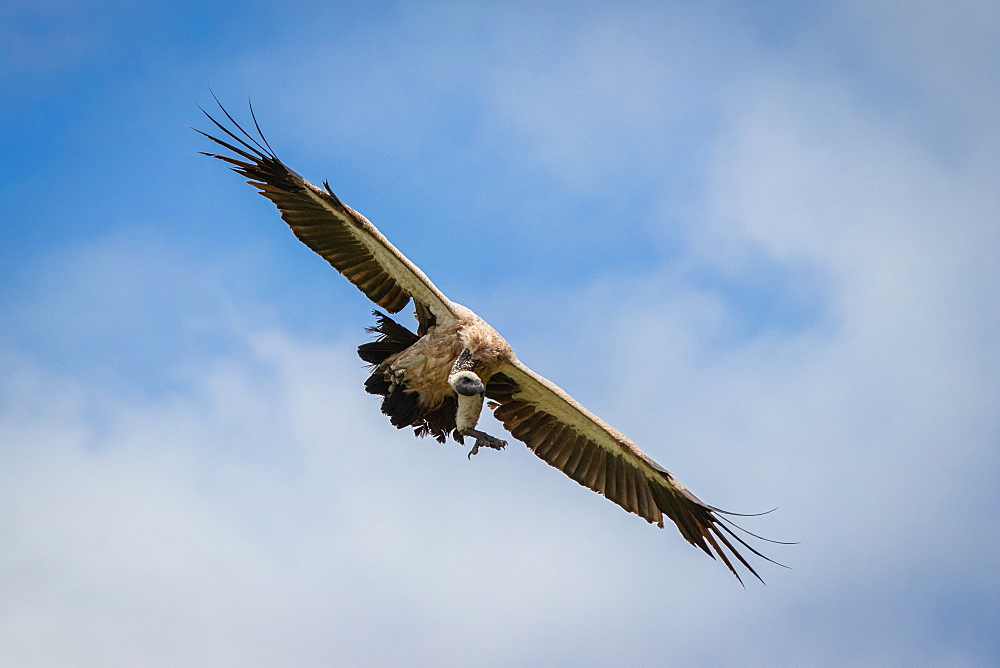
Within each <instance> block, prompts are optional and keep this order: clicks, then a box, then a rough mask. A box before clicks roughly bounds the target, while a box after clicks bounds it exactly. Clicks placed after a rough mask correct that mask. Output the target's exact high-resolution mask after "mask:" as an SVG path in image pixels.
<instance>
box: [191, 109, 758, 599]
mask: <svg viewBox="0 0 1000 668" xmlns="http://www.w3.org/2000/svg"><path fill="white" fill-rule="evenodd" d="M219 106H220V108H221V109H222V112H223V113H224V114H225V115H226V118H228V119H229V121H230V122H231V123H232V124H233V126H235V127H234V128H233V129H229V128H227V127H226V126H225V125H223V124H222V123H220V122H219V121H217V120H216V119H215V118H212V116H211V115H209V114H208V113H207V112H205V115H206V116H208V118H209V120H211V121H212V123H214V124H215V125H216V127H218V128H219V129H220V130H221V131H222V132H224V133H225V134H226V135H227V136H228V137H229V140H228V141H227V140H224V139H220V138H219V137H214V136H212V135H210V134H208V133H205V132H202V131H201V130H197V132H199V133H200V134H202V135H204V136H206V137H208V138H209V139H211V140H212V141H213V142H215V143H216V144H219V145H221V146H222V147H224V148H226V149H228V150H229V151H231V152H232V154H233V155H219V154H216V153H207V152H206V153H204V155H207V156H210V157H214V158H218V159H220V160H223V161H225V162H227V163H229V164H230V165H232V169H233V171H235V172H237V173H239V174H242V175H243V176H245V177H247V178H248V179H249V180H248V181H247V183H249V184H250V185H252V186H254V187H255V188H257V189H258V190H259V191H260V194H262V195H263V196H264V197H266V198H268V199H269V200H271V202H273V203H274V205H275V206H277V208H278V211H279V212H280V213H281V217H282V218H283V219H284V221H285V222H286V223H287V224H288V226H289V227H290V228H291V230H292V232H294V234H295V236H296V237H298V238H299V240H300V241H302V243H304V244H305V245H306V246H308V247H309V248H311V249H312V250H313V251H315V252H316V253H318V254H319V255H321V256H322V257H323V258H324V259H325V260H326V261H327V262H329V263H330V264H331V265H333V267H334V268H335V269H336V270H337V271H339V272H340V273H341V274H343V275H344V276H345V277H347V279H348V280H349V281H350V282H351V283H353V284H354V285H355V286H357V287H358V288H359V289H360V290H361V291H362V292H363V293H364V294H365V295H367V297H368V298H369V299H371V300H372V301H373V302H375V304H377V305H378V306H380V307H381V308H382V309H384V310H385V311H387V312H388V313H397V312H399V311H400V310H402V309H403V308H404V307H405V306H406V305H407V304H408V303H409V302H410V300H411V299H412V300H413V302H414V308H415V317H416V320H417V331H416V332H412V331H410V330H409V329H407V328H406V327H404V326H402V325H400V324H399V323H397V322H395V321H394V320H392V319H391V318H390V317H389V316H388V315H386V314H385V313H382V312H380V311H375V312H374V314H375V318H376V324H375V325H374V326H373V327H371V328H369V331H370V332H371V333H373V334H376V335H377V338H376V340H375V341H372V342H371V343H365V344H363V345H361V346H360V347H359V348H358V354H359V356H360V357H361V359H363V360H364V361H365V362H367V363H369V364H370V365H371V370H372V373H371V376H370V377H369V378H368V380H367V381H366V382H365V390H366V391H367V392H369V393H370V394H375V395H379V396H381V397H383V399H382V412H383V413H384V414H386V415H387V416H388V417H389V420H390V421H391V422H392V424H393V425H394V426H396V427H397V428H400V429H401V428H403V427H413V428H414V431H415V433H416V434H417V435H418V436H427V435H430V436H433V437H434V438H436V439H437V440H439V441H441V442H442V443H444V442H445V441H446V438H447V437H448V436H449V435H450V436H452V437H453V438H454V439H455V440H456V441H458V442H459V443H461V442H463V438H464V437H466V436H468V437H471V438H474V439H475V445H474V446H473V448H472V450H471V452H469V457H471V456H472V455H473V454H475V453H476V452H477V451H478V450H479V449H480V448H483V447H487V448H495V449H501V448H503V447H504V446H505V445H506V441H503V440H500V439H498V438H496V437H494V436H491V435H489V434H486V433H484V432H482V431H479V430H478V429H476V423H477V422H478V420H479V415H480V412H481V411H482V408H483V400H484V396H485V397H486V398H488V399H490V402H489V404H488V405H489V407H490V408H492V409H493V411H494V416H495V417H496V418H497V419H498V420H499V421H500V422H501V423H502V424H503V426H504V428H505V429H506V430H507V431H509V432H510V433H511V435H512V436H513V437H514V438H516V439H518V440H520V441H523V442H524V443H525V444H526V445H527V446H528V447H529V448H530V449H531V451H532V452H534V453H535V454H536V455H538V456H539V457H541V458H542V459H543V460H545V461H546V462H547V463H549V464H550V465H552V466H554V467H555V468H557V469H559V470H561V471H562V472H563V473H565V474H566V475H568V476H569V477H570V478H572V479H573V480H576V481H577V482H578V483H580V484H581V485H584V486H585V487H588V488H590V489H592V490H593V491H595V492H597V493H598V494H601V495H603V496H605V497H606V498H608V499H610V500H611V501H614V502H615V503H617V504H618V505H619V506H621V507H622V508H624V509H625V510H627V511H629V512H630V513H635V514H637V515H639V516H640V517H642V518H643V519H645V520H646V521H647V522H650V523H652V524H656V525H657V526H659V527H661V528H662V527H663V517H664V516H666V517H668V518H669V519H670V520H672V521H673V522H674V524H676V525H677V528H678V529H679V530H680V532H681V535H683V536H684V538H685V539H686V540H687V541H688V542H690V543H691V544H692V545H695V546H697V547H699V548H701V549H702V550H703V551H704V552H705V553H706V554H708V555H709V556H711V557H712V558H713V559H714V558H715V556H716V555H718V557H719V558H721V560H722V561H723V562H724V563H725V564H726V566H727V567H728V568H729V570H730V571H731V572H732V573H733V574H734V575H735V576H736V577H737V578H738V579H739V580H740V582H742V581H743V580H742V578H740V575H739V573H738V572H737V571H736V568H735V567H734V561H735V562H738V563H740V564H742V565H743V566H744V567H745V568H746V569H747V570H748V571H749V572H750V573H752V574H753V575H754V576H756V577H757V578H758V579H760V576H759V575H758V574H757V572H756V571H755V570H754V568H753V567H752V566H751V565H750V564H749V563H748V561H747V559H746V558H745V557H744V556H743V555H742V554H741V553H740V552H739V551H738V550H737V545H736V544H739V545H740V546H742V547H743V548H746V549H747V550H749V551H750V552H752V553H753V554H755V555H757V556H758V557H760V558H763V559H766V560H767V561H771V559H768V558H767V557H765V556H764V555H762V554H761V553H760V552H758V551H757V550H756V549H754V548H753V547H752V546H750V545H748V544H747V543H746V541H744V540H743V538H741V537H740V536H739V535H737V534H736V533H735V532H734V531H732V530H731V529H730V526H727V524H728V525H731V526H733V527H735V528H737V529H739V530H741V531H744V530H743V529H740V528H739V527H737V526H736V525H735V524H732V522H730V521H729V520H727V519H725V518H724V517H722V516H721V515H723V514H726V515H735V514H738V513H729V512H727V511H723V510H720V509H718V508H715V507H714V506H710V505H708V504H706V503H703V502H702V501H701V500H699V499H698V498H697V497H696V496H694V495H693V494H691V492H689V491H688V490H687V489H686V488H685V487H684V486H683V485H681V484H680V483H679V482H677V481H676V480H675V479H674V477H673V476H672V475H671V474H670V473H669V472H667V471H666V470H665V469H664V468H663V467H661V466H660V465H659V464H657V463H656V462H654V461H653V460H652V459H650V458H649V457H648V456H646V454H645V453H644V452H643V451H642V450H640V449H639V448H638V447H636V445H635V444H634V443H633V442H632V441H630V440H629V439H628V438H626V437H625V436H624V435H622V434H621V433H619V432H618V431H617V430H615V429H614V428H612V427H611V426H610V425H608V424H607V423H605V422H604V421H603V420H601V419H600V418H599V417H597V416H596V415H594V414H593V413H591V412H590V411H588V410H587V409H586V408H584V407H583V406H581V405H580V404H578V403H577V402H576V401H574V400H573V398H572V397H570V396H569V395H568V394H566V393H565V392H564V391H563V390H561V389H560V388H559V387H558V386H556V385H555V384H554V383H552V382H550V381H548V380H546V379H545V378H543V377H541V376H539V375H538V374H537V373H535V372H534V371H532V370H531V369H529V368H528V367H527V366H525V365H524V364H522V363H521V362H520V361H519V360H518V359H517V357H516V356H515V355H514V351H513V350H511V347H510V345H508V344H507V342H506V341H505V340H504V339H503V337H501V336H500V335H499V334H498V333H497V332H496V330H494V329H493V328H492V327H490V326H489V325H488V324H487V323H486V322H484V321H483V320H482V319H481V318H480V317H479V316H477V315H476V314H475V313H473V312H472V311H470V310H469V309H467V308H466V307H464V306H461V305H459V304H456V303H455V302H452V301H451V300H449V299H448V298H447V297H445V296H444V294H442V293H441V291H440V290H438V289H437V287H435V285H434V284H433V283H431V281H430V280H429V279H428V278H427V276H426V275H424V273H423V272H422V271H421V270H420V269H419V268H417V267H416V266H415V265H414V264H413V263H412V262H410V261H409V260H408V259H407V258H406V257H405V256H404V255H403V254H402V253H400V252H399V251H398V250H396V248H395V247H394V246H393V245H392V244H390V243H389V241H388V240H387V239H386V238H385V237H384V236H382V234H381V233H380V232H379V231H378V230H377V229H375V226H374V225H372V224H371V223H370V222H369V221H368V220H367V219H366V218H365V217H364V216H362V215H361V214H360V213H358V212H357V211H355V210H354V209H352V208H351V207H349V206H347V205H346V204H344V203H343V202H341V201H340V199H339V198H338V197H337V196H336V195H334V194H333V191H332V190H331V189H330V186H329V184H328V183H327V182H325V181H324V182H323V188H318V187H316V186H314V185H313V184H311V183H309V182H308V181H306V180H305V179H304V178H302V177H301V176H299V175H298V174H297V173H295V172H294V171H292V170H291V169H289V168H288V167H287V166H286V165H285V164H284V163H283V162H281V160H279V159H278V157H277V156H276V155H275V153H274V151H272V150H271V147H270V145H268V143H267V141H266V140H265V139H264V136H263V134H261V132H260V127H259V126H258V125H257V121H256V118H254V119H253V120H254V126H255V128H256V130H257V138H255V137H253V136H251V135H250V134H249V133H248V132H246V131H245V130H244V129H243V128H242V127H241V126H240V125H239V124H238V123H237V122H236V121H235V120H234V119H233V117H232V116H230V115H229V113H228V112H227V111H226V110H225V108H222V106H221V105H219ZM203 111H204V110H203ZM251 117H253V109H251ZM258 139H259V141H258ZM746 533H748V534H749V535H751V536H754V537H755V538H760V537H759V536H756V535H755V534H750V533H749V532H746ZM762 540H767V539H762ZM772 542H776V541H772ZM773 563H777V562H773Z"/></svg>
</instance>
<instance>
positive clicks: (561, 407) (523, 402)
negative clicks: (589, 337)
mask: <svg viewBox="0 0 1000 668" xmlns="http://www.w3.org/2000/svg"><path fill="white" fill-rule="evenodd" d="M486 396H487V397H489V398H490V399H492V400H493V401H494V402H495V404H493V406H495V408H494V413H493V414H494V416H495V417H496V418H497V419H498V420H500V422H502V423H503V426H504V428H505V429H507V431H509V432H510V433H511V434H512V435H513V436H514V438H516V439H518V440H520V441H523V442H524V443H525V444H527V446H528V447H529V448H530V449H531V450H532V451H533V452H534V453H535V454H536V455H538V456H539V457H541V458H542V459H544V460H545V461H546V462H548V463H549V464H550V465H552V466H554V467H555V468H557V469H559V470H561V471H562V472H563V473H565V474H566V475H568V476H569V477H570V478H572V479H573V480H576V481H577V482H578V483H580V484H581V485H583V486H585V487H589V488H590V489H592V490H594V491H595V492H597V493H598V494H602V495H603V496H605V497H607V498H608V499H610V500H611V501H614V502H615V503H617V504H618V505H619V506H621V507H622V508H624V509H625V510H627V511H629V512H631V513H635V514H636V515H639V516H640V517H642V518H643V519H645V520H646V521H647V522H650V523H652V524H656V525H658V526H659V527H661V528H662V527H663V517H664V515H665V516H666V517H668V518H670V520H672V521H673V522H674V524H676V525H677V528H678V529H680V532H681V535H683V536H684V538H685V539H687V541H688V542H689V543H691V544H692V545H695V546H696V547H699V548H701V549H702V550H704V551H705V553H706V554H708V555H709V556H710V557H712V558H713V559H714V558H715V556H716V555H718V556H719V557H720V558H721V559H722V561H723V562H724V563H725V564H726V566H728V567H729V570H730V571H732V573H733V575H735V576H736V577H737V579H739V580H740V582H742V581H743V579H742V578H740V576H739V573H737V572H736V569H735V567H734V564H733V560H734V559H735V561H738V562H739V563H740V564H743V566H744V567H746V569H747V570H749V571H750V573H752V574H753V575H754V576H756V577H757V579H760V576H759V575H758V574H757V571H755V570H754V569H753V567H752V566H751V565H750V564H749V563H748V562H747V560H746V558H745V557H744V556H743V555H742V554H740V552H739V550H738V549H737V545H735V544H734V542H735V543H737V544H738V545H739V546H742V547H743V548H745V549H747V550H749V551H750V552H752V553H753V554H755V555H757V556H758V557H761V558H763V559H766V560H767V561H772V560H771V559H768V558H767V557H765V556H764V555H762V554H761V553H760V552H758V551H757V550H756V549H754V548H753V547H751V546H750V545H748V544H747V543H746V542H745V541H744V540H743V539H742V538H740V536H738V535H736V533H735V532H734V531H732V529H730V527H729V526H728V525H729V524H732V523H731V522H729V521H728V520H726V519H725V518H723V517H721V515H720V514H727V515H733V514H735V513H727V512H726V511H722V510H719V509H718V508H714V507H713V506H709V505H708V504H706V503H703V502H702V501H701V500H700V499H698V497H696V496H695V495H694V494H692V493H691V492H689V491H688V490H687V489H685V487H684V486H683V485H682V484H680V483H679V482H677V480H675V479H674V477H673V476H672V475H670V473H669V472H668V471H667V470H666V469H664V468H663V467H662V466H660V465H659V464H657V463H656V462H654V461H653V460H652V459H650V458H649V457H648V456H646V454H645V453H644V452H643V451H642V450H640V449H639V448H638V447H636V445H635V443H633V442H632V441H630V440H629V439H628V438H626V437H625V436H624V435H622V434H621V433H619V432H618V431H616V430H615V429H614V428H612V427H611V426H610V425H608V424H607V423H605V422H604V421H603V420H601V419H600V418H599V417H597V416H596V415H594V414H593V413H591V412H590V411H588V410H587V409H586V408H584V407H583V406H581V405H580V404H578V403H577V402H576V401H574V400H573V398H572V397H570V396H569V395H567V394H566V393H565V392H563V391H562V390H561V389H560V388H559V387H558V386H556V385H555V384H554V383H552V382H551V381H549V380H546V379H545V378H543V377H541V376H539V375H538V374H536V373H535V372H534V371H532V370H531V369H529V368H528V367H526V366H525V365H524V364H522V363H521V362H520V361H518V360H516V359H515V360H513V361H512V362H509V363H508V364H506V365H505V366H504V367H503V368H502V369H501V370H500V372H499V373H496V374H494V375H493V376H492V377H491V378H490V381H489V384H488V385H487V386H486ZM732 526H733V527H735V528H737V529H739V530H741V531H744V532H746V531H745V530H744V529H740V528H739V527H737V526H736V525H735V524H732ZM746 533H748V534H749V535H751V536H754V537H755V538H760V537H759V536H756V535H755V534H750V533H749V532H746ZM761 540H767V539H763V538H762V539H761ZM769 542H777V541H769ZM773 563H777V562H773Z"/></svg>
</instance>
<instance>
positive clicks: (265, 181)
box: [195, 104, 455, 321]
mask: <svg viewBox="0 0 1000 668" xmlns="http://www.w3.org/2000/svg"><path fill="white" fill-rule="evenodd" d="M219 106H220V108H222V105H221V104H220V105H219ZM202 111H203V112H204V113H205V115H206V116H208V118H209V120H211V121H212V123H214V124H215V125H216V127H218V128H219V129H220V130H221V131H222V132H224V133H225V134H226V135H227V136H228V138H229V140H231V141H227V140H224V139H220V138H219V137H215V136H212V135H211V134H208V133H207V132H202V131H201V130H197V129H195V131H196V132H198V133H200V134H202V135H204V136H205V137H208V138H209V139H211V140H212V141H213V142H215V143H216V144H219V145H220V146H222V147H223V148H225V149H227V150H228V151H231V152H232V153H233V154H234V155H219V154H217V153H205V155H207V156H210V157H213V158H218V159H219V160H223V161H225V162H227V163H229V164H230V165H233V168H232V169H233V171H234V172H237V173H238V174H242V175H243V176H245V177H247V179H248V181H247V183H249V184H250V185H252V186H254V187H255V188H257V189H258V190H259V191H260V194H261V195H263V196H264V197H266V198H268V199H269V200H271V202H273V203H274V205H275V206H276V207H278V211H279V212H280V213H281V217H282V219H284V221H285V222H286V223H287V224H288V226H289V227H290V228H291V230H292V232H293V233H294V234H295V236H296V237H298V239H299V240H300V241H301V242H302V243H304V244H305V245H306V246H308V247H309V248H311V249H312V250H313V251H315V252H316V253H317V254H319V255H320V256H322V257H323V258H324V259H325V260H326V261H327V262H329V263H330V264H331V265H332V266H333V267H334V268H335V269H336V270H337V271H339V272H340V273H341V274H343V275H344V276H345V277H346V278H347V279H348V280H349V281H350V282H351V283H353V284H354V285H355V286H357V287H358V289H360V290H361V291H362V292H363V293H364V294H365V295H366V296H367V297H368V298H369V299H371V300H372V301H373V302H375V303H376V304H378V305H379V306H381V307H382V308H384V309H385V310H386V311H389V312H390V313H397V312H399V311H400V310H402V309H403V307H405V306H406V304H407V303H409V301H410V298H411V297H412V298H413V299H414V300H415V301H416V302H418V303H421V304H423V305H425V306H426V307H427V308H428V309H429V310H430V312H431V313H433V314H434V316H436V317H437V318H438V319H439V320H442V321H452V320H454V318H455V312H454V310H453V309H452V306H451V302H450V301H449V300H448V298H447V297H445V296H444V295H443V294H442V293H441V291H440V290H438V289H437V287H435V285H434V284H433V283H431V281H430V279H428V278H427V276H426V275H425V274H424V273H423V272H422V271H421V270H420V269H419V268H418V267H417V266H416V265H414V264H413V263H412V262H410V261H409V260H408V259H407V258H406V256H404V255H403V254H402V253H400V252H399V251H398V250H397V249H396V247H395V246H393V245H392V244H391V243H389V241H388V240H387V239H386V238H385V237H384V236H382V233H381V232H379V231H378V230H377V229H376V228H375V226H374V225H372V224H371V223H370V222H369V221H368V219H367V218H365V217H364V216H362V215H361V214H360V213H358V212H357V211H355V210H354V209H352V208H351V207H349V206H347V205H346V204H344V203H343V202H341V201H340V199H339V198H338V197H337V196H336V195H334V194H333V192H332V191H331V190H330V187H329V185H327V184H326V183H325V182H324V184H323V185H324V188H319V187H317V186H315V185H313V184H312V183H310V182H308V181H306V180H305V179H304V178H302V177H301V176H299V175H298V174H297V173H295V172H294V171H292V170H291V169H290V168H289V167H288V166H287V165H285V163H283V162H282V161H281V160H279V159H278V157H277V156H276V155H275V154H274V152H273V151H271V148H270V146H268V144H267V140H265V139H264V136H263V135H260V128H259V127H258V126H257V120H256V118H254V126H255V127H257V132H258V134H259V135H260V142H258V141H257V140H256V139H254V137H252V136H251V135H250V134H249V133H247V132H246V130H244V129H243V128H242V127H241V126H240V125H239V123H237V122H236V121H235V120H234V119H233V117H232V116H230V115H229V112H227V111H226V110H225V108H222V112H223V113H224V114H225V115H226V118H228V119H229V121H230V122H231V123H232V124H233V126H235V129H232V130H231V129H230V128H227V127H226V126H225V125H223V124H222V123H220V122H219V121H217V120H216V119H214V118H212V116H211V115H210V114H209V113H208V112H205V111H204V110H202ZM252 113H253V110H252V109H251V114H252ZM261 142H263V143H261Z"/></svg>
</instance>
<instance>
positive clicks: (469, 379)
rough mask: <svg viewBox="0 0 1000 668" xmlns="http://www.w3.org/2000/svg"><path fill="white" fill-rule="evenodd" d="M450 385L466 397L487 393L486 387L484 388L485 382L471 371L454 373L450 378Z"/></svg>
mask: <svg viewBox="0 0 1000 668" xmlns="http://www.w3.org/2000/svg"><path fill="white" fill-rule="evenodd" d="M448 384H449V385H451V389H453V390H455V391H456V392H458V393H459V394H460V395H462V396H465V397H471V396H474V395H476V394H485V393H486V387H484V386H483V381H482V380H480V378H479V376H477V375H476V374H474V373H473V372H471V371H459V372H458V373H453V374H452V375H451V376H449V377H448Z"/></svg>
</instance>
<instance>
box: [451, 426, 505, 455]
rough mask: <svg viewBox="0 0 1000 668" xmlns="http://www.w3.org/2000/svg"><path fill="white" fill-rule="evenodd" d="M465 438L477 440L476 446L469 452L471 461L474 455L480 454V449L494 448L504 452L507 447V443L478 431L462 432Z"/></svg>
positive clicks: (468, 429) (464, 430)
mask: <svg viewBox="0 0 1000 668" xmlns="http://www.w3.org/2000/svg"><path fill="white" fill-rule="evenodd" d="M461 433H462V435H463V436H472V437H474V438H475V439H476V444H475V445H473V446H472V450H470V451H469V459H472V455H474V454H476V453H477V452H479V448H493V449H494V450H503V449H504V447H505V446H506V445H507V441H503V440H500V439H499V438H495V437H493V436H490V435H489V434H487V433H486V432H482V431H479V430H478V429H471V428H466V429H463V430H462V432H461Z"/></svg>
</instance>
